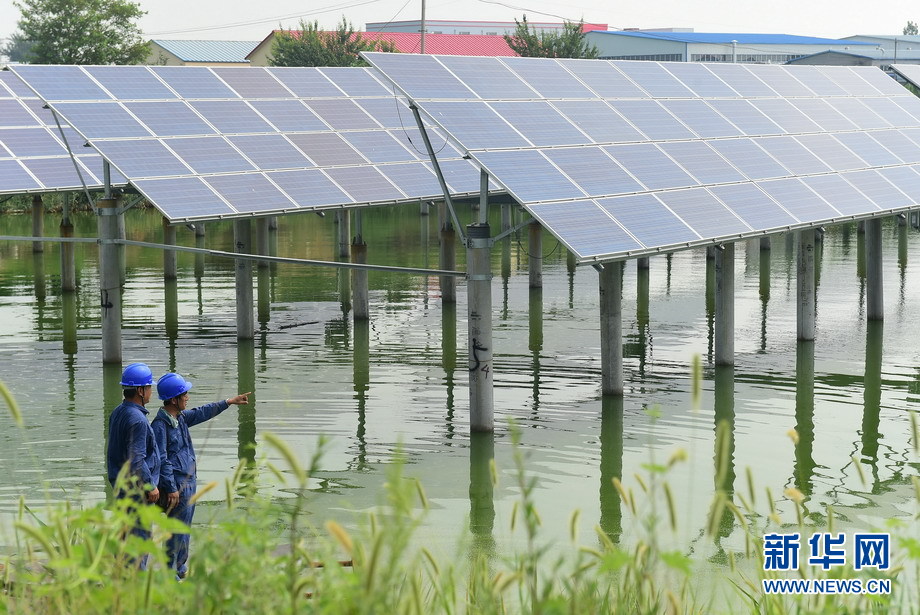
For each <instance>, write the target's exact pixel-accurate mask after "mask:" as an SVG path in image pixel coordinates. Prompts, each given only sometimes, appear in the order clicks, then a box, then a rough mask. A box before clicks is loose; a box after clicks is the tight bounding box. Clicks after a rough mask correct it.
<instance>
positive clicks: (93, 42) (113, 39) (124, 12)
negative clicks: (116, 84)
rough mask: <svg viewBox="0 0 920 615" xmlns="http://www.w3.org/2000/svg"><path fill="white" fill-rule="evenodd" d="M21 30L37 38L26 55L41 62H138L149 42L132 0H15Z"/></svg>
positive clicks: (31, 39) (23, 34)
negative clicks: (139, 24) (140, 26)
mask: <svg viewBox="0 0 920 615" xmlns="http://www.w3.org/2000/svg"><path fill="white" fill-rule="evenodd" d="M14 4H15V5H16V8H18V9H19V12H20V13H21V14H22V17H21V19H20V20H19V30H20V32H21V33H22V37H23V38H24V39H25V40H28V41H31V42H32V47H31V48H29V50H28V53H27V54H26V56H25V58H24V59H25V60H27V61H29V62H35V63H38V64H138V63H140V62H143V61H144V60H145V59H146V58H147V53H148V49H147V43H146V42H145V41H144V39H143V38H142V36H141V30H140V28H139V27H138V26H137V23H136V21H137V19H138V18H140V17H141V16H142V15H144V14H145V11H142V10H141V8H140V5H138V4H137V3H136V2H132V1H131V0H15V1H14Z"/></svg>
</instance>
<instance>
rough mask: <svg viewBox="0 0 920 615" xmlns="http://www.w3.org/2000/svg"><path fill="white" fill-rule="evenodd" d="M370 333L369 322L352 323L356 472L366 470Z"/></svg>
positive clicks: (365, 320)
mask: <svg viewBox="0 0 920 615" xmlns="http://www.w3.org/2000/svg"><path fill="white" fill-rule="evenodd" d="M370 331H371V324H370V320H367V319H360V320H355V321H354V334H353V344H352V351H353V354H352V373H353V380H354V391H355V400H356V401H357V406H358V426H357V429H356V430H355V440H356V441H357V444H358V451H357V454H356V455H355V462H354V464H353V465H352V467H353V469H356V470H364V469H366V468H367V440H366V438H365V434H366V423H367V421H366V419H367V417H366V414H365V413H366V411H367V391H368V389H369V388H370V379H371V362H370V336H371V333H370ZM350 465H351V464H350Z"/></svg>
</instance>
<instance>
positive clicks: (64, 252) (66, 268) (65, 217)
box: [60, 194, 77, 292]
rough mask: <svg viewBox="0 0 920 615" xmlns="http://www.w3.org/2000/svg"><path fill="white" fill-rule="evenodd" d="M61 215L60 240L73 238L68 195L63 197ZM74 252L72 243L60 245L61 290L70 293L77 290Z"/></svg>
mask: <svg viewBox="0 0 920 615" xmlns="http://www.w3.org/2000/svg"><path fill="white" fill-rule="evenodd" d="M63 202H64V204H63V213H62V215H61V227H60V233H61V239H67V238H71V237H73V221H72V220H71V219H70V195H69V194H65V195H64V196H63ZM75 252H76V251H75V250H74V246H73V244H72V243H69V242H64V243H61V290H62V291H64V292H70V291H74V290H76V289H77V266H76V259H75Z"/></svg>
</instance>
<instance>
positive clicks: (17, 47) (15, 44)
mask: <svg viewBox="0 0 920 615" xmlns="http://www.w3.org/2000/svg"><path fill="white" fill-rule="evenodd" d="M31 48H32V41H30V40H26V38H25V37H24V36H23V35H22V33H21V32H14V33H13V34H12V35H11V36H10V38H9V42H8V43H7V44H6V45H4V46H3V47H0V56H6V57H7V58H9V61H10V62H25V61H26V59H27V58H28V55H29V50H30V49H31Z"/></svg>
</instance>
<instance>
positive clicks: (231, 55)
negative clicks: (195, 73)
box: [147, 39, 259, 66]
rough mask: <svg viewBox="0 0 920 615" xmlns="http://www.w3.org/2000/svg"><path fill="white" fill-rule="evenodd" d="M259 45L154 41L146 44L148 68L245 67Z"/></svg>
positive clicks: (250, 42)
mask: <svg viewBox="0 0 920 615" xmlns="http://www.w3.org/2000/svg"><path fill="white" fill-rule="evenodd" d="M258 44H259V41H178V40H165V39H154V40H151V41H150V42H149V45H150V55H149V56H148V57H147V64H163V65H166V66H215V65H216V66H223V65H228V64H229V65H235V66H246V65H248V64H249V60H247V59H246V56H247V55H249V52H250V51H252V50H253V49H255V48H256V45H258Z"/></svg>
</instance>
